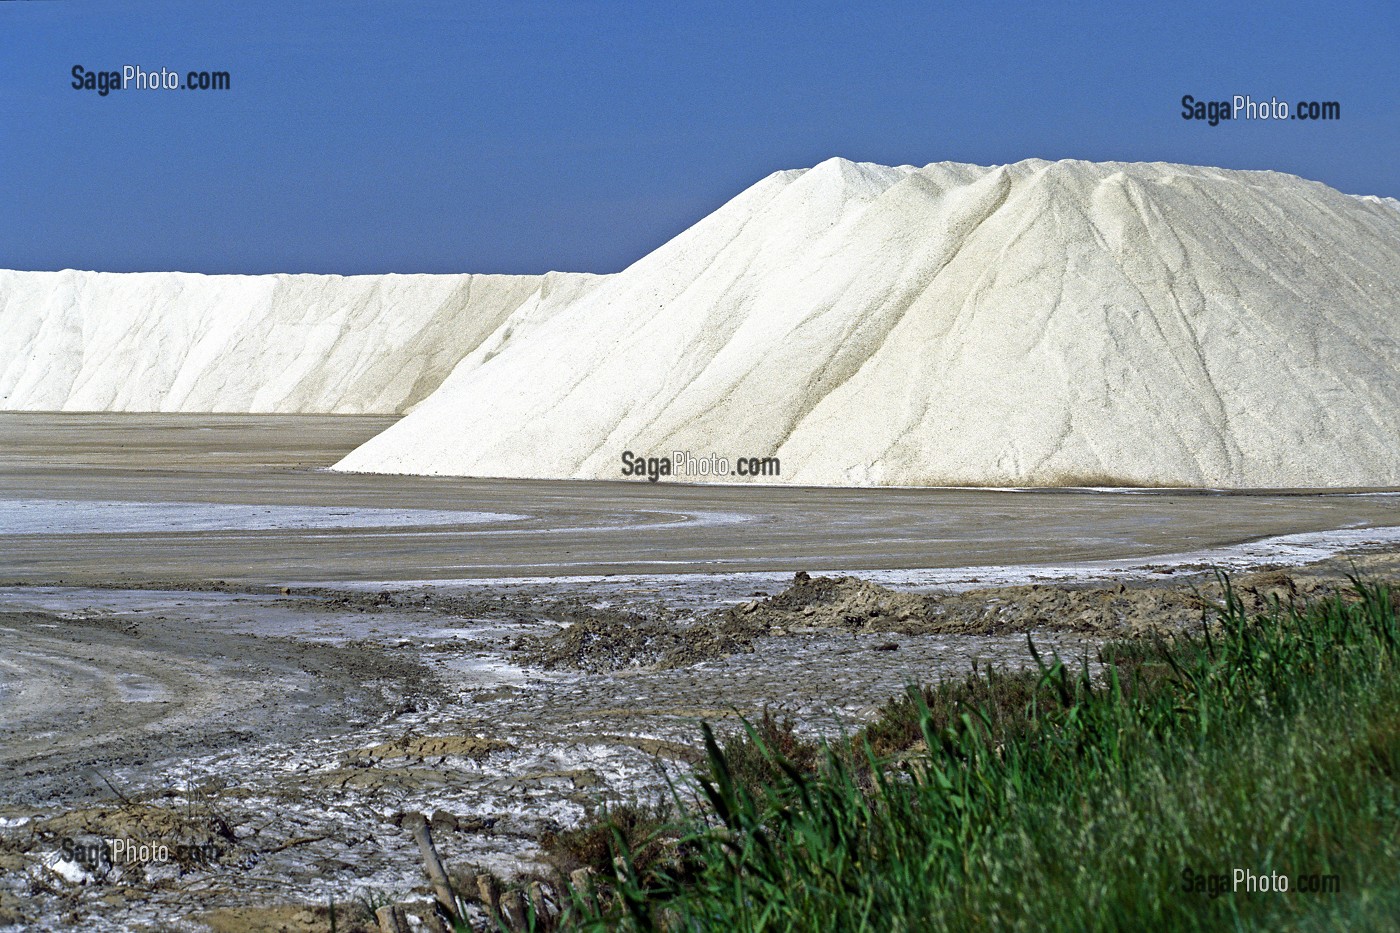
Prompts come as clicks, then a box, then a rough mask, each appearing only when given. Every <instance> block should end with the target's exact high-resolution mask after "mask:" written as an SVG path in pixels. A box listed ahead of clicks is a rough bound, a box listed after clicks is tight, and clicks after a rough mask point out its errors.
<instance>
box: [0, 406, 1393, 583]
mask: <svg viewBox="0 0 1400 933" xmlns="http://www.w3.org/2000/svg"><path fill="white" fill-rule="evenodd" d="M384 424H385V422H384V420H383V419H373V418H370V419H361V418H352V417H324V416H285V415H282V416H279V415H270V416H252V415H225V416H207V415H178V414H167V415H134V414H126V415H104V414H94V415H76V414H69V415H63V416H59V417H54V416H50V415H44V414H17V413H11V414H0V439H3V441H4V443H0V450H3V453H0V511H3V510H5V509H6V508H7V506H6V501H7V500H8V501H9V502H11V503H14V505H11V506H9V508H10V515H9V516H8V517H7V518H6V519H4V520H0V526H3V525H4V524H5V522H7V521H10V522H15V523H17V522H18V521H19V520H20V519H19V517H18V513H19V511H20V504H21V503H24V502H34V501H40V500H41V501H44V502H47V503H49V504H48V505H47V506H46V508H49V509H52V508H55V507H57V506H55V505H54V504H53V503H63V502H68V503H73V505H72V506H71V507H70V511H71V512H73V513H74V514H71V515H68V516H65V517H64V518H63V519H62V520H61V521H56V522H55V524H54V525H53V526H52V528H51V529H50V533H47V534H45V533H41V532H42V531H43V529H40V528H35V527H31V526H26V529H25V530H26V533H25V534H24V535H23V536H15V537H10V538H4V536H3V535H0V540H3V541H5V542H7V546H6V547H4V548H3V549H2V550H0V581H11V582H21V581H22V582H30V583H51V582H55V581H58V580H63V581H67V582H70V583H74V582H86V583H113V582H125V583H128V584H131V583H139V582H151V581H163V582H184V583H200V582H204V581H208V580H215V579H217V580H225V581H240V582H243V583H247V584H258V585H274V586H276V585H281V584H282V583H284V582H286V581H288V580H294V581H301V582H332V581H335V582H352V581H361V582H374V581H396V580H397V581H419V580H421V581H429V580H439V581H441V580H452V579H504V578H523V577H564V576H587V575H600V574H643V575H656V574H694V573H741V572H771V573H776V574H791V573H792V572H794V571H795V570H799V569H810V570H899V569H911V568H912V569H919V568H940V567H943V568H950V567H969V566H988V565H1031V564H1046V563H1058V564H1074V563H1077V562H1084V561H1095V560H1113V559H1118V560H1127V559H1130V558H1150V557H1152V556H1154V555H1163V554H1177V553H1185V552H1191V551H1198V550H1201V549H1204V548H1215V547H1222V546H1230V545H1237V544H1240V543H1243V542H1249V541H1255V540H1258V539H1261V538H1267V537H1271V536H1276V535H1287V534H1296V533H1302V532H1331V531H1335V530H1338V529H1346V528H1352V529H1360V530H1362V531H1364V529H1365V528H1366V527H1377V528H1379V527H1385V526H1395V525H1400V497H1396V496H1388V495H1384V494H1375V493H1372V494H1348V493H1347V492H1346V491H1336V492H1333V493H1327V494H1319V493H1298V492H1289V491H1278V490H1274V491H1258V492H1255V493H1251V494H1213V493H1207V492H1201V491H1193V490H1185V491H1169V490H1156V491H1148V492H1144V493H1142V494H1135V495H1124V494H1121V493H1115V492H1094V491H1085V490H1035V491H1024V492H1007V491H995V490H976V489H822V488H788V487H745V486H713V485H711V486H704V485H680V484H674V483H664V482H663V483H655V484H653V483H648V482H645V481H627V482H623V481H614V482H596V481H595V482H548V481H518V480H516V481H511V480H480V479H459V478H451V477H415V476H392V475H387V476H386V475H359V474H347V473H335V472H329V471H326V470H324V469H322V467H324V466H325V465H327V464H329V463H333V462H334V461H335V460H336V459H337V458H338V457H340V456H343V455H344V453H345V452H346V451H347V450H349V449H350V448H352V447H353V446H354V445H355V444H357V443H359V442H361V441H362V440H363V439H364V438H365V437H367V436H369V435H370V434H373V433H374V432H375V431H376V430H378V429H380V428H382V427H383V426H384ZM82 503H88V506H83V505H82ZM98 503H106V504H107V505H105V506H101V507H102V508H106V509H108V510H110V509H112V508H114V506H113V505H111V504H112V503H128V505H127V506H125V508H126V509H127V510H128V512H129V514H130V515H133V516H135V515H144V516H146V517H150V516H159V515H162V514H164V515H166V516H167V517H169V516H170V515H172V514H176V515H178V514H180V513H178V512H177V513H172V512H170V511H169V510H170V509H171V508H172V507H173V506H172V503H175V504H183V505H182V507H183V508H185V509H186V510H188V509H190V508H192V507H194V506H199V505H203V506H206V507H208V509H209V512H208V513H206V514H205V515H203V517H201V518H200V521H202V522H204V523H205V526H206V527H203V528H202V530H191V529H189V528H188V527H183V528H182V527H181V525H180V524H178V523H170V522H167V523H166V524H164V525H162V524H161V523H160V522H159V521H155V522H143V523H141V524H137V523H131V524H129V525H128V526H126V527H116V526H113V525H111V523H110V522H109V523H108V524H106V525H104V526H103V527H100V528H97V527H89V528H88V529H87V533H84V529H83V527H82V526H81V524H80V523H81V521H82V519H81V518H80V516H78V514H77V513H78V512H80V511H82V510H83V509H84V508H88V507H93V508H95V507H98V506H97V505H96V504H98ZM228 506H240V507H261V508H268V509H272V510H273V512H274V513H276V514H283V515H284V516H285V515H293V514H296V513H295V510H312V511H311V512H309V513H307V512H303V513H301V514H302V515H303V517H305V515H307V514H310V515H314V516H316V523H315V527H307V526H306V524H305V522H304V521H303V522H302V524H301V525H300V526H298V525H297V524H295V523H291V524H287V523H285V522H284V523H283V525H284V527H247V521H248V520H251V518H252V517H253V514H252V513H248V514H245V513H228V512H223V513H221V512H220V510H221V509H226V508H227V507H228ZM283 509H285V510H292V511H291V512H282V513H279V512H278V511H277V510H283ZM162 510H164V511H162ZM366 510H368V511H366ZM337 512H339V513H341V514H339V515H337V514H336V513H337ZM453 513H456V514H457V515H458V520H456V523H455V525H454V524H453V521H454V519H453ZM111 514H112V513H111V512H110V511H109V512H108V515H109V517H110V515H111ZM184 514H185V515H186V516H188V515H189V514H190V513H188V512H186V513H184ZM219 514H223V515H224V521H223V524H224V525H225V526H226V527H218V525H219V524H220V522H219V521H213V522H212V524H210V521H211V516H216V515H219ZM239 515H241V516H242V517H243V521H244V525H243V526H242V527H239V526H238V524H237V523H234V524H233V525H232V526H229V521H228V519H229V518H230V517H237V516H239ZM365 515H371V516H375V517H376V521H374V522H369V524H370V525H373V527H366V519H365V518H364V516H365ZM357 516H359V517H357ZM386 516H396V517H394V518H392V520H391V519H389V518H386ZM491 516H496V517H495V518H492V517H491ZM64 522H66V523H68V524H67V528H68V530H69V531H70V532H73V533H63V532H62V529H63V528H64V524H63V523H64ZM267 524H268V523H267V522H264V525H267ZM271 524H272V525H276V524H277V523H276V522H272V523H271Z"/></svg>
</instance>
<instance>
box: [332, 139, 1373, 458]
mask: <svg viewBox="0 0 1400 933" xmlns="http://www.w3.org/2000/svg"><path fill="white" fill-rule="evenodd" d="M521 323H522V324H529V325H532V327H533V329H531V330H530V332H529V333H528V334H526V335H525V336H523V337H519V338H518V339H514V340H512V341H510V342H509V343H508V344H507V345H505V346H503V347H502V346H499V344H500V337H501V336H504V335H505V334H507V333H511V332H513V327H514V326H515V325H514V323H513V322H512V321H509V320H508V321H507V322H506V323H505V324H503V325H502V331H501V334H500V335H497V337H496V338H495V339H494V340H493V339H488V340H487V341H486V342H485V343H484V344H483V345H482V349H480V350H479V351H478V352H476V353H474V354H472V355H470V356H468V357H467V358H466V359H465V360H464V361H463V362H462V364H461V365H460V366H458V368H457V369H456V370H455V371H454V372H453V373H452V375H451V376H450V377H449V378H448V379H447V380H446V381H445V382H444V384H443V385H442V387H441V388H440V389H438V390H437V392H435V393H434V394H433V395H432V396H430V397H429V398H428V399H427V400H426V401H424V402H423V403H422V404H421V405H420V406H419V407H418V408H417V409H416V410H415V411H414V412H413V413H412V414H411V415H409V416H408V417H407V418H405V419H404V420H402V421H401V422H399V423H398V424H397V425H395V426H394V427H392V428H391V429H389V430H388V431H386V432H384V433H383V434H381V435H380V436H378V437H376V438H374V439H373V440H371V441H370V442H369V443H367V444H365V445H364V446H362V447H360V448H359V449H358V450H356V451H354V452H353V453H352V454H350V455H349V456H348V457H346V458H345V459H344V460H343V461H342V462H341V463H340V464H339V465H338V468H339V469H343V470H355V471H370V472H392V473H427V474H455V475H470V476H505V477H579V478H619V477H620V476H621V473H622V459H621V458H622V456H623V454H624V452H631V453H633V454H635V455H642V456H655V457H665V456H673V451H688V452H690V453H691V454H693V455H694V456H696V457H702V456H705V455H709V454H712V453H713V454H718V455H720V456H722V457H724V458H726V459H727V460H728V462H729V463H730V464H736V463H737V460H738V458H741V457H768V456H771V457H777V458H778V460H779V463H780V470H781V473H780V475H779V476H777V477H769V478H768V479H766V480H764V481H768V482H785V483H812V484H907V485H942V484H954V485H962V484H971V485H1015V486H1019V485H1056V484H1110V483H1111V484H1131V485H1159V484H1161V485H1186V486H1321V485H1333V486H1336V485H1345V486H1352V485H1400V211H1397V210H1396V209H1395V208H1394V206H1393V205H1391V204H1387V203H1383V202H1380V201H1378V200H1372V201H1368V200H1363V199H1361V198H1356V197H1352V196H1349V195H1344V194H1341V193H1339V192H1337V191H1335V190H1333V189H1331V188H1328V187H1326V186H1325V185H1322V184H1319V183H1316V182H1310V181H1305V180H1303V179H1300V178H1297V177H1294V176H1290V175H1282V174H1277V173H1272V172H1243V171H1227V170H1222V169H1213V168H1199V167H1192V166H1182V165H1168V164H1160V163H1155V164H1118V163H1105V164H1098V163H1088V162H1074V161H1067V162H1045V161H1040V160H1031V161H1026V162H1020V163H1017V164H1014V165H1007V166H1001V167H996V168H984V167H978V166H973V165H961V164H949V163H938V164H933V165H929V166H927V167H925V168H913V167H907V166H906V167H900V168H887V167H883V166H877V165H867V164H855V163H851V162H848V161H845V160H841V159H832V160H830V161H827V162H823V163H822V164H821V165H818V166H817V167H815V168H813V169H809V170H806V171H788V172H780V173H778V174H775V175H772V176H770V177H768V178H766V179H764V180H763V181H761V182H759V183H758V184H757V185H755V186H754V187H752V188H750V189H749V190H747V191H745V192H744V193H743V194H741V195H739V196H738V197H737V198H735V199H734V200H733V201H731V202H729V203H728V204H727V205H726V206H724V207H723V208H721V209H720V210H719V211H717V212H716V213H714V214H713V215H711V216H710V217H708V218H706V219H705V220H704V221H702V222H700V223H699V224H697V225H696V226H695V227H693V228H691V229H690V230H688V231H687V232H685V233H684V234H682V235H681V236H679V237H677V238H676V239H675V240H673V241H671V242H670V243H668V244H666V245H665V246H663V247H662V248H660V249H658V250H657V251H656V252H654V253H652V254H651V255H649V256H647V257H645V258H644V259H642V260H640V261H639V262H637V263H636V264H634V265H633V266H631V267H630V268H628V269H627V270H625V271H624V272H621V273H619V274H617V275H614V276H609V277H607V278H605V279H601V280H599V281H598V282H597V283H596V285H595V286H594V287H592V288H590V289H589V290H588V291H587V292H586V293H584V294H582V295H580V296H578V297H576V298H575V299H574V300H572V301H569V302H568V303H567V304H564V305H563V306H562V307H556V308H553V309H552V310H551V313H549V314H547V315H542V314H541V312H540V309H539V308H535V309H530V310H529V311H527V313H526V314H525V316H524V319H523V320H522V322H521ZM488 347H489V348H490V349H488ZM677 466H679V464H677ZM673 475H674V474H673ZM674 478H678V479H692V480H699V479H704V478H705V477H702V476H697V475H693V474H692V475H674ZM724 478H725V479H727V480H728V481H731V482H732V481H749V480H744V479H742V478H740V477H738V476H735V475H733V474H731V475H729V476H728V477H724Z"/></svg>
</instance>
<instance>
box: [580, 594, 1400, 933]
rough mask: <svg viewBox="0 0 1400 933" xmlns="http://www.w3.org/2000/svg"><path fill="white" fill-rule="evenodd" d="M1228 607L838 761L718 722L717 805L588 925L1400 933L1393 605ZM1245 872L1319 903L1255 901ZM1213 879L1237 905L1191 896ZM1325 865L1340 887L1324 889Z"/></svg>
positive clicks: (667, 831) (966, 688) (705, 781)
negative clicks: (723, 736)
mask: <svg viewBox="0 0 1400 933" xmlns="http://www.w3.org/2000/svg"><path fill="white" fill-rule="evenodd" d="M1226 592H1227V597H1226V604H1225V606H1224V607H1223V609H1222V612H1221V614H1220V619H1219V622H1218V623H1217V624H1215V625H1213V626H1211V627H1210V628H1208V629H1207V628H1205V627H1203V628H1202V629H1201V631H1200V632H1199V633H1198V634H1193V635H1189V636H1183V637H1180V638H1177V639H1174V640H1172V641H1170V642H1165V641H1156V642H1151V643H1147V642H1134V643H1125V644H1120V645H1114V646H1108V647H1106V648H1105V649H1104V650H1103V651H1102V652H1101V653H1100V657H1099V662H1100V664H1101V667H1100V669H1099V671H1100V673H1099V674H1098V675H1096V676H1094V677H1090V675H1089V672H1088V670H1087V668H1081V669H1077V670H1072V669H1071V668H1070V667H1068V666H1066V665H1064V664H1062V663H1060V662H1059V661H1058V660H1056V659H1044V660H1042V663H1041V665H1040V669H1039V670H1038V671H1031V672H1026V673H995V672H989V671H983V672H975V673H974V674H973V675H972V676H970V677H968V678H967V679H966V680H963V681H955V682H949V683H943V684H939V685H937V686H934V687H931V688H926V689H923V690H917V691H911V693H910V695H909V696H908V697H907V698H904V699H903V700H901V701H898V702H895V703H892V704H890V705H889V706H888V707H887V708H886V710H885V713H884V715H883V716H882V717H881V718H880V721H879V722H877V723H876V724H874V725H873V726H871V727H869V728H867V729H866V730H864V731H863V732H862V733H860V734H858V735H857V736H856V737H854V739H853V740H852V741H849V742H844V743H841V744H839V745H834V746H832V747H827V748H824V749H820V750H818V752H817V753H816V754H815V755H809V754H808V753H807V751H806V748H807V747H806V746H802V745H801V744H800V743H795V742H794V741H789V740H788V739H785V738H784V737H783V736H784V730H783V729H781V728H780V727H779V724H778V723H776V721H772V722H769V721H768V720H767V718H765V722H764V723H760V724H759V727H758V728H750V730H749V733H748V736H747V737H746V738H745V740H744V741H743V742H740V743H737V744H736V743H734V742H730V743H728V744H727V745H725V746H724V747H721V745H720V744H719V742H718V741H717V740H716V739H715V737H714V735H713V734H712V733H711V732H710V731H709V730H708V728H706V729H705V732H704V735H705V742H706V748H707V752H708V764H707V765H706V767H705V768H704V769H703V770H702V771H701V773H700V775H699V776H698V777H697V779H696V785H695V791H696V797H697V799H696V800H693V801H688V802H687V803H685V804H683V805H682V809H681V811H680V812H681V815H680V816H679V817H678V818H675V819H673V820H672V821H671V822H669V823H665V822H660V821H658V822H656V823H655V825H653V826H651V827H649V828H648V830H647V832H646V833H644V834H643V833H639V825H638V824H636V823H633V824H630V825H629V826H628V827H626V832H625V833H623V832H619V833H613V834H611V838H612V844H611V850H610V851H609V852H608V853H607V857H606V858H604V859H601V861H602V863H603V865H602V867H603V868H604V871H605V873H606V872H607V871H608V869H609V866H611V864H612V856H613V855H620V856H621V859H620V861H621V862H622V864H623V865H624V867H623V868H622V870H620V871H616V872H612V873H611V874H605V876H604V881H605V883H604V884H603V885H601V886H600V888H601V890H602V891H603V896H600V897H593V896H588V897H583V896H580V897H578V898H576V899H575V902H574V905H573V909H572V911H571V914H570V917H569V922H568V925H569V926H571V927H573V928H578V929H598V930H601V929H618V928H621V929H642V930H646V929H674V930H813V931H816V930H821V931H844V930H851V931H856V930H871V931H875V930H880V931H884V930H972V929H978V930H981V929H998V930H1000V929H1005V930H1042V929H1067V930H1068V929H1075V930H1120V929H1132V928H1138V929H1142V930H1219V929H1239V930H1255V929H1257V930H1278V929H1302V930H1313V929H1316V930H1324V929H1352V930H1366V929H1395V928H1397V926H1398V925H1400V873H1398V872H1400V671H1397V666H1396V662H1397V659H1398V657H1397V656H1400V629H1397V624H1396V611H1395V603H1394V600H1393V599H1392V596H1391V594H1390V592H1389V591H1388V590H1387V589H1386V588H1384V587H1381V586H1376V585H1371V584H1366V583H1362V582H1360V581H1357V582H1356V583H1355V589H1354V592H1352V593H1350V594H1346V595H1342V596H1337V597H1333V598H1328V599H1325V600H1319V601H1316V602H1313V603H1310V604H1306V605H1296V606H1288V607H1275V608H1274V609H1273V610H1272V611H1269V612H1266V613H1263V614H1256V615H1250V614H1248V613H1246V611H1245V610H1244V608H1243V606H1242V605H1241V604H1240V602H1239V601H1238V600H1236V599H1235V598H1234V596H1233V594H1231V593H1230V592H1229V590H1228V587H1227V590H1226ZM790 731H791V730H786V733H787V734H788V735H789V736H790ZM681 796H682V795H681V794H679V793H678V795H677V802H678V804H680V803H681V801H680V797H681ZM633 853H636V854H637V856H638V858H637V859H635V860H634V859H633ZM658 853H665V857H659V856H658ZM639 863H645V867H644V870H643V869H641V868H639V867H636V866H637V865H638V864H639ZM1236 868H1239V869H1247V870H1249V871H1251V872H1253V873H1254V874H1256V875H1260V874H1268V873H1270V872H1281V873H1283V874H1285V875H1286V876H1287V878H1288V880H1289V882H1290V887H1291V888H1292V889H1293V890H1291V891H1290V892H1289V893H1287V894H1274V893H1254V894H1247V893H1243V891H1241V892H1233V891H1231V890H1229V888H1230V887H1231V882H1232V881H1233V875H1232V872H1233V870H1234V869H1236ZM1187 869H1191V870H1192V871H1193V872H1195V873H1198V874H1205V875H1207V876H1209V875H1216V874H1223V875H1225V876H1226V884H1225V887H1226V889H1227V890H1226V891H1225V893H1223V894H1219V895H1218V896H1215V897H1212V896H1210V894H1209V893H1205V892H1199V893H1198V892H1193V891H1187V890H1183V887H1184V883H1185V881H1184V872H1185V871H1186V870H1187ZM1312 874H1316V875H1318V876H1336V880H1337V882H1338V883H1339V885H1340V891H1338V892H1334V893H1321V894H1305V893H1298V892H1297V888H1298V886H1299V883H1300V876H1301V875H1312Z"/></svg>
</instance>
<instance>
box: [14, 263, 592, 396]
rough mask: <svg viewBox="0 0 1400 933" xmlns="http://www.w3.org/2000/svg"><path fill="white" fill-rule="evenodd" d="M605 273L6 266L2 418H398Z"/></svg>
mask: <svg viewBox="0 0 1400 933" xmlns="http://www.w3.org/2000/svg"><path fill="white" fill-rule="evenodd" d="M594 278H596V277H595V276H589V275H563V274H559V273H551V274H549V275H547V276H529V275H361V276H348V277H342V276H338V275H196V274H192V273H181V272H149V273H145V272H143V273H103V272H75V271H71V270H70V271H64V272H13V271H0V409H6V410H12V411H13V410H29V411H185V412H214V411H218V412H288V413H291V412H317V413H386V414H387V413H398V412H402V411H404V410H406V409H407V408H408V407H409V406H411V405H413V404H414V403H416V402H418V401H420V400H422V399H423V398H425V397H426V396H427V395H428V394H429V393H430V392H432V391H433V390H434V389H436V388H437V387H438V386H439V385H440V384H441V383H442V381H443V379H445V378H446V377H447V375H448V373H450V372H451V371H452V369H453V367H454V366H456V365H457V363H458V362H460V361H461V359H462V358H463V357H464V356H466V355H467V354H468V353H470V352H471V351H472V350H473V349H475V348H476V347H477V346H478V345H479V344H480V343H481V341H482V340H483V339H484V338H486V337H488V336H490V335H492V334H493V333H496V332H497V331H498V330H500V327H501V324H502V323H503V322H504V321H505V320H506V319H507V318H508V317H509V316H510V315H511V314H512V312H519V313H521V314H524V315H527V316H528V315H529V314H532V313H535V312H533V311H531V309H534V308H537V306H539V305H541V303H546V304H547V303H548V301H550V300H551V299H560V298H569V297H573V296H576V295H578V294H579V293H580V292H581V291H582V290H584V289H586V288H587V286H588V284H589V283H590V282H591V281H592V280H593V279H594ZM536 316H538V315H537V314H536Z"/></svg>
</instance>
